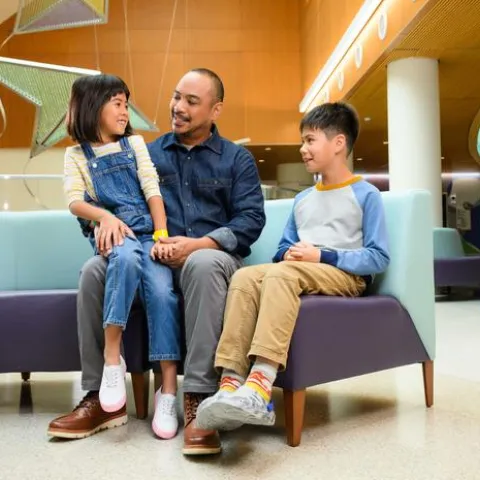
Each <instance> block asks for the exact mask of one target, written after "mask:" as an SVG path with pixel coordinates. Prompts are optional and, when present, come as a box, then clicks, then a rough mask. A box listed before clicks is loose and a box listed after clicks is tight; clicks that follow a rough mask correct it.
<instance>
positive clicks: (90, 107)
mask: <svg viewBox="0 0 480 480" xmlns="http://www.w3.org/2000/svg"><path fill="white" fill-rule="evenodd" d="M119 93H124V94H125V96H126V97H127V101H128V99H129V98H130V90H129V89H128V86H127V84H126V83H125V82H124V81H123V80H122V79H121V78H119V77H116V76H115V75H86V76H83V77H80V78H77V80H75V82H74V83H73V85H72V94H71V97H70V105H69V107H68V116H67V132H68V134H69V135H70V137H71V138H72V139H73V140H74V141H75V142H78V143H83V142H90V143H99V142H101V141H102V139H101V135H100V113H101V111H102V108H103V106H104V105H105V104H106V103H107V102H109V101H110V99H111V98H112V97H114V96H115V95H118V94H119ZM132 134H133V129H132V126H131V125H130V122H128V123H127V127H126V128H125V134H124V136H126V137H128V136H130V135H132Z"/></svg>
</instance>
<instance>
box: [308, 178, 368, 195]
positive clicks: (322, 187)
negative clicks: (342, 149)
mask: <svg viewBox="0 0 480 480" xmlns="http://www.w3.org/2000/svg"><path fill="white" fill-rule="evenodd" d="M360 180H362V177H361V176H360V175H355V176H354V177H352V178H351V179H350V180H347V181H346V182H343V183H337V184H335V185H323V184H322V182H318V183H317V184H316V185H315V188H316V189H317V190H318V191H325V190H335V189H337V188H344V187H348V186H349V185H352V184H353V183H357V182H359V181H360Z"/></svg>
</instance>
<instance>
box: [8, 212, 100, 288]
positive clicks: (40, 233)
mask: <svg viewBox="0 0 480 480" xmlns="http://www.w3.org/2000/svg"><path fill="white" fill-rule="evenodd" d="M92 255H93V250H92V247H91V246H90V244H89V242H88V240H87V239H86V238H85V237H84V236H83V235H82V233H81V231H80V227H79V224H78V222H77V220H76V219H75V218H74V217H73V215H72V214H71V213H70V212H69V211H67V210H59V211H53V210H50V211H36V212H0V290H51V289H72V288H77V287H78V277H79V272H80V268H81V267H82V265H83V263H84V262H85V261H86V260H87V259H88V258H89V257H91V256H92Z"/></svg>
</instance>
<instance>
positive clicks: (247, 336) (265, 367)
mask: <svg viewBox="0 0 480 480" xmlns="http://www.w3.org/2000/svg"><path fill="white" fill-rule="evenodd" d="M358 130H359V123H358V117H357V114H356V113H355V111H354V110H353V109H352V108H351V107H350V106H348V105H346V104H343V103H327V104H324V105H321V106H318V107H316V108H314V109H313V110H312V111H310V112H309V113H307V115H306V116H305V117H304V118H303V120H302V121H301V124H300V131H301V135H302V142H303V143H302V147H301V149H300V153H301V154H302V160H303V162H304V163H305V168H306V169H307V171H308V172H309V173H312V174H314V173H319V174H321V177H322V180H321V182H320V183H318V184H317V185H315V186H314V187H311V188H309V189H307V190H305V191H303V192H301V193H300V194H298V195H297V196H296V197H295V201H294V205H293V211H292V213H291V215H290V218H289V219H288V222H287V225H286V227H285V230H284V233H283V237H282V239H281V240H280V244H279V246H278V250H277V253H276V254H275V256H274V258H273V262H274V263H273V264H265V265H256V266H251V267H246V268H242V269H240V270H238V271H237V272H236V273H235V275H234V276H233V278H232V281H231V284H230V288H229V292H228V297H227V304H226V307H225V322H224V329H223V333H222V336H221V338H220V342H219V344H218V348H217V352H216V358H215V367H216V368H217V369H219V370H220V369H221V370H222V378H221V383H220V389H219V391H218V392H217V393H216V394H215V395H214V396H213V397H210V398H208V399H206V400H205V401H204V402H203V403H202V404H201V405H200V406H199V409H198V413H197V425H198V427H199V428H209V429H210V428H212V429H225V430H226V429H232V428H235V427H237V426H240V425H241V424H243V423H250V424H259V425H272V424H273V423H274V421H275V413H274V412H273V409H272V407H271V404H270V399H271V393H272V385H273V383H274V381H275V378H276V375H277V371H278V370H279V369H284V368H285V365H286V363H287V354H288V349H289V345H290V340H291V338H292V333H293V329H294V327H295V322H296V319H297V316H298V311H299V308H300V295H302V294H322V295H339V296H349V297H355V296H359V295H361V294H362V293H363V291H364V290H365V288H366V286H367V285H368V284H369V283H370V282H371V281H372V278H373V276H374V275H375V274H377V273H381V272H383V271H384V270H385V269H386V268H387V266H388V263H389V260H390V259H389V253H388V246H387V235H386V228H385V219H384V211H383V205H382V200H381V197H380V192H379V191H378V190H377V188H375V187H374V186H373V185H371V184H369V183H367V182H366V181H364V180H362V178H361V177H359V176H354V175H353V174H352V172H351V171H350V170H349V169H348V167H347V157H348V156H349V154H350V153H351V151H352V149H353V146H354V144H355V141H356V139H357V136H358ZM251 362H254V363H253V366H252V368H251V370H250V365H251ZM249 370H250V373H249ZM247 375H248V377H247Z"/></svg>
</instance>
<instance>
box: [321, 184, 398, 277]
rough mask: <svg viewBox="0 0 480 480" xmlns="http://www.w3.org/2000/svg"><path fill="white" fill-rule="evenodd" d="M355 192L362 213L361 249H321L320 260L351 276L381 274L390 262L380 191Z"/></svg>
mask: <svg viewBox="0 0 480 480" xmlns="http://www.w3.org/2000/svg"><path fill="white" fill-rule="evenodd" d="M367 185H368V184H367ZM354 191H355V190H354ZM355 193H356V194H357V199H358V201H359V203H360V205H361V207H362V210H363V247H362V248H359V249H356V250H337V251H333V250H324V249H322V250H321V258H320V261H321V262H323V263H328V264H330V265H333V266H335V267H337V268H340V269H341V270H343V271H345V272H348V273H352V274H354V275H362V276H365V275H374V274H377V273H382V272H384V271H385V270H386V268H387V267H388V264H389V263H390V255H389V252H388V238H387V228H386V225H385V213H384V209H383V202H382V198H381V195H380V192H379V191H378V190H376V189H375V190H373V189H369V190H368V191H367V192H366V194H364V192H363V190H362V191H360V192H358V191H355ZM362 194H363V195H362Z"/></svg>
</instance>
